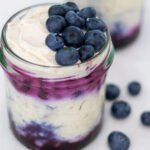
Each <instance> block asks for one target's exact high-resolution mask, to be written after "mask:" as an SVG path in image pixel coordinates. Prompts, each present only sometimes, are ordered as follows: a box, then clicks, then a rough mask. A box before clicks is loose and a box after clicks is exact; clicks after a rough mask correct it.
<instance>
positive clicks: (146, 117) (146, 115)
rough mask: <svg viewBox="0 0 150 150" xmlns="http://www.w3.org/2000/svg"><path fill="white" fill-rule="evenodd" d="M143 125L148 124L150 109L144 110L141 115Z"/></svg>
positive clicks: (149, 124)
mask: <svg viewBox="0 0 150 150" xmlns="http://www.w3.org/2000/svg"><path fill="white" fill-rule="evenodd" d="M141 121H142V123H143V125H145V126H150V111H146V112H144V113H143V114H142V115H141Z"/></svg>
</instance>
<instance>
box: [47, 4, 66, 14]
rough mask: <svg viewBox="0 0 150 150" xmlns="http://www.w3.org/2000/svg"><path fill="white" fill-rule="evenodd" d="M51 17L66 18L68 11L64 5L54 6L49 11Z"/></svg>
mask: <svg viewBox="0 0 150 150" xmlns="http://www.w3.org/2000/svg"><path fill="white" fill-rule="evenodd" d="M48 14H49V16H53V15H59V16H65V14H66V10H65V8H64V6H63V5H53V6H52V7H50V9H49V11H48Z"/></svg>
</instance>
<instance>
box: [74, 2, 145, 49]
mask: <svg viewBox="0 0 150 150" xmlns="http://www.w3.org/2000/svg"><path fill="white" fill-rule="evenodd" d="M74 1H76V2H78V3H79V4H80V5H81V6H86V5H90V6H94V7H95V8H96V9H97V11H98V12H99V16H103V17H104V18H105V20H106V22H107V23H108V26H109V28H110V31H111V36H112V41H113V44H114V46H115V47H117V48H118V47H123V46H126V45H128V44H130V43H132V42H133V41H134V40H135V39H136V37H137V36H138V34H139V32H140V28H141V23H142V8H143V0H82V1H79V0H74Z"/></svg>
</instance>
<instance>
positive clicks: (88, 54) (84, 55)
mask: <svg viewBox="0 0 150 150" xmlns="http://www.w3.org/2000/svg"><path fill="white" fill-rule="evenodd" d="M94 52H95V50H94V47H93V46H91V45H83V46H82V47H81V48H80V49H79V55H80V60H81V61H82V62H85V61H87V60H88V59H90V58H92V57H93V56H94Z"/></svg>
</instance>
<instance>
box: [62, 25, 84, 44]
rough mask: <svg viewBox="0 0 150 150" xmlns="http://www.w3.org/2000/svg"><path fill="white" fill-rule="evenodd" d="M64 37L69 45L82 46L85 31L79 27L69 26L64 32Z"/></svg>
mask: <svg viewBox="0 0 150 150" xmlns="http://www.w3.org/2000/svg"><path fill="white" fill-rule="evenodd" d="M63 38H64V40H65V44H66V45H67V46H70V47H80V46H81V45H83V41H84V33H83V31H82V30H81V29H80V28H78V27H75V26H69V27H67V28H66V29H65V30H64V32H63Z"/></svg>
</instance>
